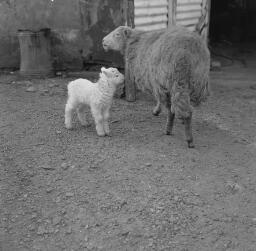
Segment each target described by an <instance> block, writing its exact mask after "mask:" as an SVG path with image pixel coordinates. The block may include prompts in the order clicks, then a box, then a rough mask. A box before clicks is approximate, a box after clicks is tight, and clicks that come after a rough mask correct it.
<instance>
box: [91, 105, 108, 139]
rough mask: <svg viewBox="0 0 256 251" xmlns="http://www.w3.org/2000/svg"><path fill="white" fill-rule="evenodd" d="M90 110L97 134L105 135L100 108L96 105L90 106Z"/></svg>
mask: <svg viewBox="0 0 256 251" xmlns="http://www.w3.org/2000/svg"><path fill="white" fill-rule="evenodd" d="M91 111H92V116H93V118H94V121H95V126H96V131H97V134H98V136H101V137H102V136H105V131H104V125H103V121H104V119H103V115H102V111H101V109H99V108H98V107H94V106H92V107H91Z"/></svg>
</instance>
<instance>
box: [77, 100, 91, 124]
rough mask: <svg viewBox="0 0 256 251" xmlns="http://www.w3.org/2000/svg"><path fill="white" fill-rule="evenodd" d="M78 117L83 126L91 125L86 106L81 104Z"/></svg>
mask: <svg viewBox="0 0 256 251" xmlns="http://www.w3.org/2000/svg"><path fill="white" fill-rule="evenodd" d="M76 113H77V117H78V119H79V121H80V123H81V125H82V126H89V123H88V122H87V119H86V113H85V106H84V105H81V106H80V107H78V108H77V109H76Z"/></svg>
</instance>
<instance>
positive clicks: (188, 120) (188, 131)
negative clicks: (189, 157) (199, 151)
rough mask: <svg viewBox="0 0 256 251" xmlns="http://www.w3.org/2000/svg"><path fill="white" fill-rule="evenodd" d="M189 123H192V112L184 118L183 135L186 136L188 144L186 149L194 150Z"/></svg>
mask: <svg viewBox="0 0 256 251" xmlns="http://www.w3.org/2000/svg"><path fill="white" fill-rule="evenodd" d="M191 122H192V112H191V113H190V116H189V117H187V118H184V124H185V135H186V140H187V142H188V147H189V148H194V147H195V145H194V143H193V136H192V126H191Z"/></svg>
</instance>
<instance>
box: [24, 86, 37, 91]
mask: <svg viewBox="0 0 256 251" xmlns="http://www.w3.org/2000/svg"><path fill="white" fill-rule="evenodd" d="M26 91H27V92H36V88H35V87H34V86H30V87H28V88H27V89H26Z"/></svg>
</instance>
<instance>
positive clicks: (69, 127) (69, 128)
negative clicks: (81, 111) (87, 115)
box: [65, 125, 73, 130]
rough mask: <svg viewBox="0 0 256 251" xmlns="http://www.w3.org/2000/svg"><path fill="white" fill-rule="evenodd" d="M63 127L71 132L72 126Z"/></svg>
mask: <svg viewBox="0 0 256 251" xmlns="http://www.w3.org/2000/svg"><path fill="white" fill-rule="evenodd" d="M65 127H66V129H68V130H72V129H73V127H72V125H65Z"/></svg>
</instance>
